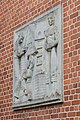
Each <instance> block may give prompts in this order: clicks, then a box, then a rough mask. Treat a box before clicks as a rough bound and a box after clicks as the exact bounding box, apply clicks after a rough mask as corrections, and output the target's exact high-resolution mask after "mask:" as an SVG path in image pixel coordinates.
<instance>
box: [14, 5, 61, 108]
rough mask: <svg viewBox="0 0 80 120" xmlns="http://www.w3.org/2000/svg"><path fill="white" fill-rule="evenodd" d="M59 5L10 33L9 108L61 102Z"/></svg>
mask: <svg viewBox="0 0 80 120" xmlns="http://www.w3.org/2000/svg"><path fill="white" fill-rule="evenodd" d="M62 43H63V40H62V11H61V5H58V6H57V7H55V8H53V9H51V10H49V11H48V12H46V13H44V14H43V15H41V16H40V17H38V18H36V19H34V20H33V21H31V22H29V23H28V24H26V25H24V26H22V27H21V28H18V29H17V30H15V32H14V75H13V76H14V77H13V82H14V84H13V108H14V109H22V108H30V107H34V106H40V105H46V104H52V103H58V102H62V101H63V77H62V76H63V68H62V64H63V62H62V51H63V49H62V47H63V45H62Z"/></svg>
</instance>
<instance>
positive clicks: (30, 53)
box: [22, 43, 37, 100]
mask: <svg viewBox="0 0 80 120" xmlns="http://www.w3.org/2000/svg"><path fill="white" fill-rule="evenodd" d="M36 54H37V50H36V48H35V46H34V45H33V44H32V43H30V44H29V45H28V49H27V53H26V61H27V66H26V69H25V71H24V73H23V76H22V77H23V79H24V80H25V86H26V87H24V88H26V89H25V90H24V92H25V95H26V96H27V97H28V100H32V90H31V80H32V76H33V71H34V65H35V60H34V58H35V55H36Z"/></svg>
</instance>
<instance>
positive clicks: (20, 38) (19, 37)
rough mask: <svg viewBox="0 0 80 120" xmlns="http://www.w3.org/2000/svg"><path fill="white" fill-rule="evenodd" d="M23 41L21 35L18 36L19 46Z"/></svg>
mask: <svg viewBox="0 0 80 120" xmlns="http://www.w3.org/2000/svg"><path fill="white" fill-rule="evenodd" d="M23 40H24V37H23V34H20V35H18V42H19V44H22V42H23Z"/></svg>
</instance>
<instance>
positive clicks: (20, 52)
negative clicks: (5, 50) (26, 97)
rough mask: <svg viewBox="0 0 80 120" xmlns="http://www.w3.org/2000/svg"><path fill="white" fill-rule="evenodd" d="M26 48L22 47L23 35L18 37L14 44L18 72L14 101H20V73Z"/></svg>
mask: <svg viewBox="0 0 80 120" xmlns="http://www.w3.org/2000/svg"><path fill="white" fill-rule="evenodd" d="M25 53H26V48H25V45H24V36H23V33H21V34H19V35H18V39H17V40H16V44H15V55H16V60H17V63H18V64H17V65H16V66H17V69H18V70H19V75H18V79H17V80H16V84H15V95H14V97H15V101H20V90H21V81H22V77H21V76H22V73H23V69H24V60H25Z"/></svg>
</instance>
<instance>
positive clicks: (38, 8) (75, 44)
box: [0, 0, 80, 120]
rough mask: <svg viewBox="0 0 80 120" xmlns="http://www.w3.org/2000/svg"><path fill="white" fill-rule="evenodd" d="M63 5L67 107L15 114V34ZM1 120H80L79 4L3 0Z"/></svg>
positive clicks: (0, 8)
mask: <svg viewBox="0 0 80 120" xmlns="http://www.w3.org/2000/svg"><path fill="white" fill-rule="evenodd" d="M60 2H61V4H62V5H63V43H64V44H63V45H64V51H63V53H64V54H63V58H64V79H63V82H64V103H61V104H54V105H49V106H43V107H37V108H32V109H25V110H17V111H13V109H12V93H13V42H14V30H15V29H16V28H18V27H20V26H22V25H23V24H25V23H27V22H28V21H30V20H32V19H33V18H35V17H37V16H39V15H40V14H42V13H44V12H46V11H47V10H49V9H51V8H53V7H54V6H56V5H57V4H59V3H60ZM0 120H80V0H0Z"/></svg>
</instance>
